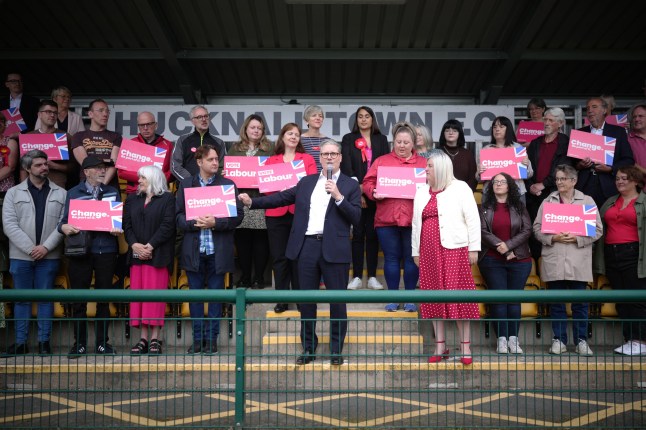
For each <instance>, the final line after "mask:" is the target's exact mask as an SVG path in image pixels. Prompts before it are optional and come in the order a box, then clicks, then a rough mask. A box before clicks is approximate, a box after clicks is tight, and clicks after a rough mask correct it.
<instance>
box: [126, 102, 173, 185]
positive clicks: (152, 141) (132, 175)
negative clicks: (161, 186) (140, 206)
mask: <svg viewBox="0 0 646 430" xmlns="http://www.w3.org/2000/svg"><path fill="white" fill-rule="evenodd" d="M137 128H139V134H137V136H135V137H133V138H132V140H134V141H135V142H141V143H145V144H146V145H152V146H154V147H157V148H162V149H165V150H166V157H165V158H164V164H163V165H162V171H163V172H164V176H166V181H168V182H169V183H170V182H171V180H172V179H173V176H172V175H171V172H170V157H171V154H172V152H173V142H171V141H170V140H167V139H164V136H161V135H159V134H157V120H156V119H155V115H153V114H152V113H150V112H141V113H140V114H139V115H138V116H137ZM118 174H119V178H121V179H125V180H126V181H127V182H128V185H127V186H126V193H127V194H131V193H135V192H137V180H138V179H139V178H138V177H137V172H129V171H126V170H119V172H118Z"/></svg>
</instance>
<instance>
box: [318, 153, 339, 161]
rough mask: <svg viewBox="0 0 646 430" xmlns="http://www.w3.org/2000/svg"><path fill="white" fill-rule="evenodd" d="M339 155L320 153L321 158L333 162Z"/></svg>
mask: <svg viewBox="0 0 646 430" xmlns="http://www.w3.org/2000/svg"><path fill="white" fill-rule="evenodd" d="M339 155H341V154H339V153H338V152H321V158H331V159H332V160H334V159H335V158H336V157H338V156H339Z"/></svg>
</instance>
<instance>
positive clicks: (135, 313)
mask: <svg viewBox="0 0 646 430" xmlns="http://www.w3.org/2000/svg"><path fill="white" fill-rule="evenodd" d="M137 175H138V176H139V181H138V182H139V185H138V188H137V193H136V194H130V195H129V196H128V199H127V200H126V204H125V207H124V211H123V230H124V233H125V235H126V241H127V242H128V246H129V248H130V249H129V254H128V258H129V262H130V289H132V290H165V289H166V288H168V277H169V275H168V274H169V268H170V267H171V266H172V264H173V257H174V249H175V197H174V196H173V195H172V194H171V193H170V192H168V187H167V185H166V177H165V176H164V173H163V172H162V170H161V169H160V168H159V167H155V166H145V167H142V168H140V169H139V171H138V172H137ZM165 311H166V303H159V302H152V303H148V302H146V303H130V325H131V326H133V327H139V326H141V339H140V340H139V342H137V344H136V345H135V346H133V347H132V349H131V350H130V353H131V354H146V353H147V352H149V353H151V354H161V352H162V347H161V342H160V340H159V332H160V329H161V327H163V325H164V313H165ZM149 327H150V328H151V330H150V331H151V332H152V333H151V338H150V344H149V343H148V331H149Z"/></svg>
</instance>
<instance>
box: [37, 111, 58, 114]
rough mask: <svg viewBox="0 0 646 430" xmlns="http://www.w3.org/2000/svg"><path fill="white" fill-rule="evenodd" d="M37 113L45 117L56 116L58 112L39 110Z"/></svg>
mask: <svg viewBox="0 0 646 430" xmlns="http://www.w3.org/2000/svg"><path fill="white" fill-rule="evenodd" d="M38 112H41V113H44V114H47V115H58V112H57V111H55V110H39V111H38Z"/></svg>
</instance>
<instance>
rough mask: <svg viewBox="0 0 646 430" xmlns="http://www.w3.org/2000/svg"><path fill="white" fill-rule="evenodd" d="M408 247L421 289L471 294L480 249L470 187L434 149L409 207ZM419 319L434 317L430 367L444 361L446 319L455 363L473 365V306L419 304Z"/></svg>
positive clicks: (475, 306)
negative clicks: (452, 325)
mask: <svg viewBox="0 0 646 430" xmlns="http://www.w3.org/2000/svg"><path fill="white" fill-rule="evenodd" d="M413 211H414V212H413V224H412V247H411V252H412V255H413V258H414V259H415V264H417V265H419V270H420V278H419V285H420V288H421V289H422V290H475V289H476V286H475V283H474V282H473V276H472V275H471V267H470V265H471V264H476V262H477V261H478V251H480V218H479V216H478V207H477V205H476V201H475V199H474V197H473V192H472V191H471V189H470V188H469V186H468V185H467V184H466V183H465V182H463V181H460V180H457V179H456V178H455V177H454V176H453V164H452V163H451V160H450V158H449V157H448V156H447V155H446V154H445V153H444V152H443V151H441V150H438V149H436V150H433V151H431V153H430V156H429V157H428V161H427V164H426V184H425V185H422V186H420V187H418V188H417V193H416V194H415V202H414V209H413ZM420 311H421V314H422V318H429V319H433V329H434V331H435V352H434V353H433V355H432V356H431V357H429V359H428V362H429V363H439V362H440V361H442V360H446V359H448V355H449V349H447V348H446V331H445V327H444V326H445V320H447V319H453V320H456V323H457V326H458V332H459V335H460V353H461V357H460V361H461V362H462V364H464V365H469V364H471V363H473V358H472V357H471V345H470V343H471V330H470V328H471V326H470V322H469V321H470V320H473V319H478V318H480V312H479V310H478V304H477V303H422V304H421V306H420Z"/></svg>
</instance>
